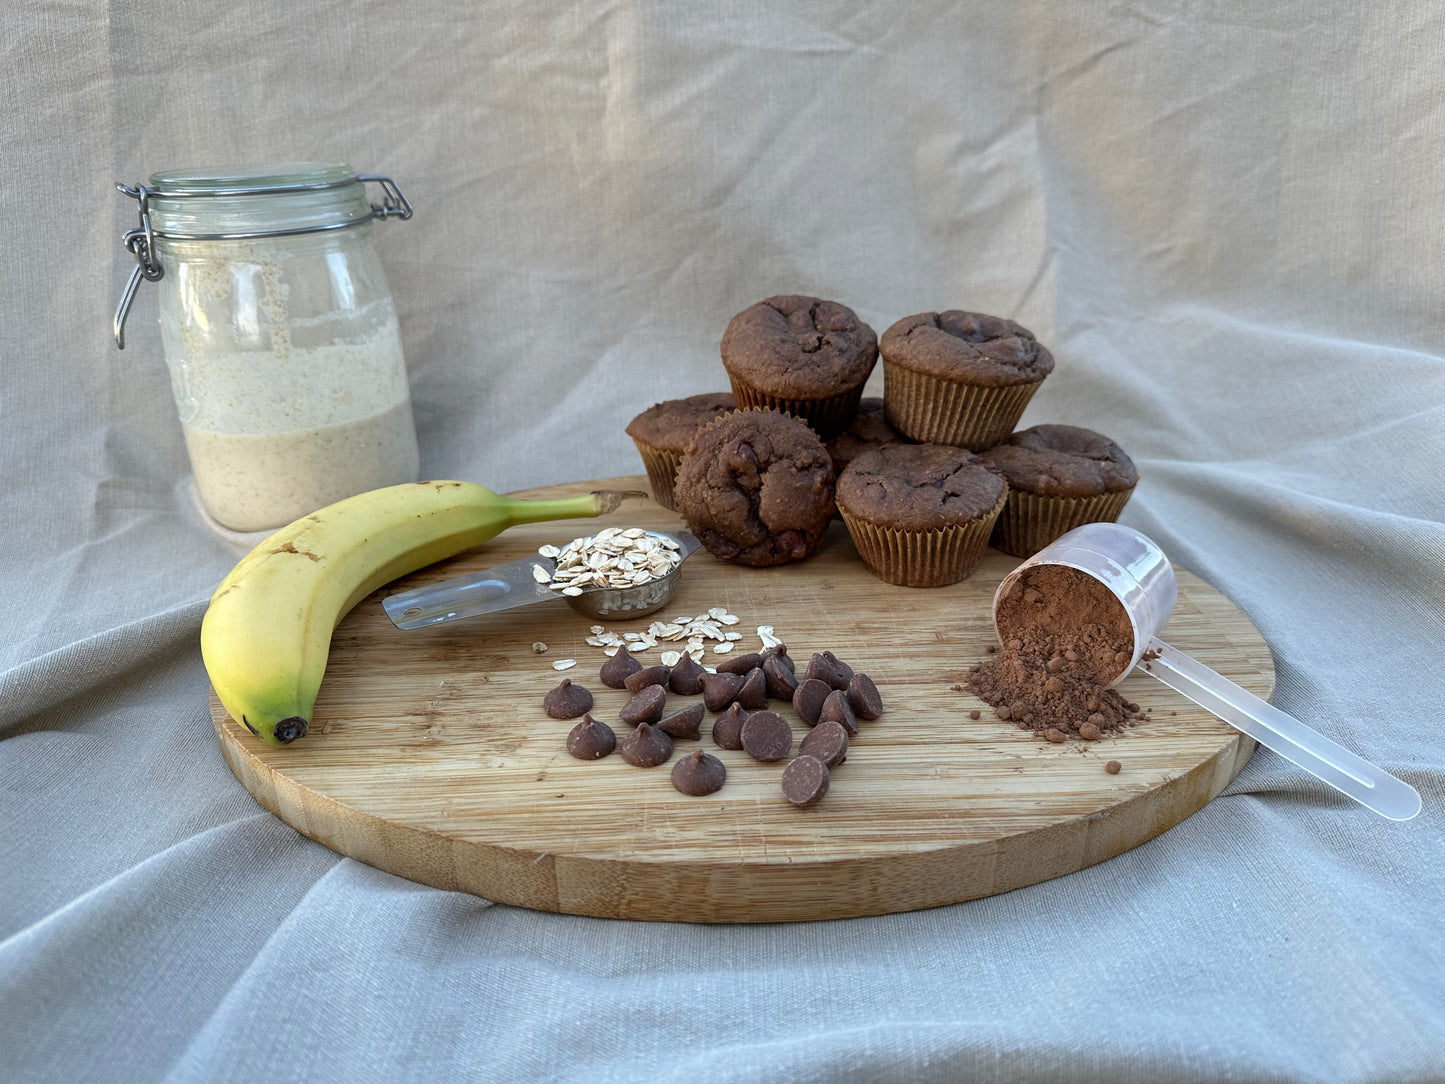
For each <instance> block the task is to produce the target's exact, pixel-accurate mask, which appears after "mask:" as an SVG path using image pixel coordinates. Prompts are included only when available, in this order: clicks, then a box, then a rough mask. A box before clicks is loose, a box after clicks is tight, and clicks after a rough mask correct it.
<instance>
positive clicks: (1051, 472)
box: [979, 425, 1139, 557]
mask: <svg viewBox="0 0 1445 1084" xmlns="http://www.w3.org/2000/svg"><path fill="white" fill-rule="evenodd" d="M979 459H980V460H981V461H982V462H983V463H985V464H987V465H988V466H990V467H992V468H993V469H994V470H996V471H998V472H999V473H1000V474H1002V475H1003V476H1004V478H1006V479H1007V480H1008V487H1009V495H1008V503H1007V504H1006V505H1005V506H1004V510H1003V512H1002V513H1001V514H1000V515H999V518H998V523H997V524H995V525H994V533H993V544H994V546H996V547H997V548H998V549H1001V550H1003V552H1004V553H1007V554H1009V555H1010V556H1013V557H1030V556H1032V555H1033V554H1035V553H1037V552H1038V551H1039V550H1041V549H1043V548H1044V547H1045V546H1047V545H1048V544H1049V543H1050V542H1052V541H1053V540H1054V539H1056V538H1058V537H1059V536H1060V535H1062V534H1064V533H1065V532H1067V531H1071V530H1073V529H1074V528H1075V527H1077V526H1079V525H1080V524H1082V523H1096V522H1104V523H1112V522H1113V521H1114V520H1116V519H1118V518H1119V513H1120V512H1122V511H1123V510H1124V505H1125V504H1127V503H1128V500H1129V497H1130V496H1131V495H1132V494H1133V492H1134V487H1135V486H1136V485H1137V484H1138V482H1139V472H1138V471H1137V470H1136V469H1135V467H1134V461H1133V460H1131V459H1130V458H1129V457H1128V456H1127V455H1126V454H1125V453H1124V449H1123V448H1120V447H1119V446H1118V445H1117V444H1115V443H1114V442H1113V441H1112V440H1110V439H1109V438H1108V437H1106V436H1104V435H1103V434H1102V433H1096V432H1094V431H1093V430H1092V429H1081V428H1079V427H1078V426H1074V425H1036V426H1034V427H1033V428H1032V429H1023V430H1020V431H1019V432H1017V433H1014V434H1013V435H1012V436H1010V437H1009V438H1008V439H1007V440H1005V441H1004V442H1003V443H1002V444H998V445H995V446H994V447H992V448H990V449H988V450H987V451H985V452H983V453H982V454H981V455H980V456H979Z"/></svg>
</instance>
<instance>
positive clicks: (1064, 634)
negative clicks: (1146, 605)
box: [964, 565, 1143, 742]
mask: <svg viewBox="0 0 1445 1084" xmlns="http://www.w3.org/2000/svg"><path fill="white" fill-rule="evenodd" d="M996 616H997V624H998V627H999V630H1000V634H1001V635H1002V637H1003V646H1002V649H1001V650H999V651H998V653H997V654H994V655H992V656H990V657H989V658H987V659H985V660H984V661H983V662H981V663H979V664H978V665H977V666H974V667H973V668H972V669H971V670H969V672H968V675H967V676H966V677H965V679H964V685H965V686H966V687H967V688H968V690H969V691H970V692H972V693H974V694H975V695H976V696H978V697H979V698H980V699H981V700H983V701H984V703H986V704H988V705H990V706H991V707H993V708H994V709H995V711H996V714H997V715H998V717H999V718H1000V719H1006V720H1009V721H1011V722H1013V723H1016V724H1017V725H1018V726H1019V727H1020V728H1022V729H1024V730H1030V731H1033V732H1034V733H1036V734H1039V735H1042V736H1043V737H1044V738H1045V739H1047V740H1049V741H1052V742H1063V741H1067V740H1068V739H1069V738H1082V739H1084V740H1085V741H1096V740H1097V739H1099V738H1100V737H1102V736H1103V735H1105V734H1107V733H1110V732H1112V731H1118V730H1121V729H1123V728H1124V727H1126V726H1129V725H1131V724H1132V723H1134V722H1135V721H1137V720H1139V719H1141V718H1143V713H1142V712H1141V711H1140V709H1139V705H1138V704H1135V703H1133V702H1132V701H1129V700H1126V699H1124V697H1122V696H1120V695H1119V694H1118V693H1117V692H1115V691H1114V690H1113V689H1110V688H1108V685H1109V683H1110V682H1112V681H1113V680H1114V679H1115V678H1117V677H1118V676H1119V674H1120V673H1122V672H1123V670H1124V668H1125V667H1127V666H1128V665H1129V660H1130V659H1131V658H1132V657H1133V653H1134V632H1133V628H1132V627H1131V626H1130V624H1129V616H1128V614H1127V613H1125V611H1124V607H1123V605H1122V604H1121V603H1120V602H1119V600H1118V599H1117V598H1115V597H1114V595H1113V593H1112V592H1111V591H1110V590H1109V589H1108V588H1107V587H1106V586H1105V585H1104V584H1102V583H1100V582H1099V581H1098V580H1096V579H1095V578H1094V577H1092V576H1089V575H1087V574H1086V573H1083V572H1080V571H1078V570H1077V569H1073V568H1067V567H1065V566H1063V565H1036V566H1034V567H1032V568H1030V569H1028V570H1026V571H1025V572H1024V573H1023V574H1022V575H1021V576H1020V577H1019V578H1018V579H1017V580H1016V581H1015V583H1014V586H1013V589H1012V590H1011V591H1010V592H1009V594H1008V595H1007V596H1005V597H1004V598H1002V599H1000V600H999V604H998V609H997V613H996Z"/></svg>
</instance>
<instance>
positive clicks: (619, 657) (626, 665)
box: [597, 646, 642, 689]
mask: <svg viewBox="0 0 1445 1084" xmlns="http://www.w3.org/2000/svg"><path fill="white" fill-rule="evenodd" d="M641 669H642V663H640V662H638V661H637V660H636V659H634V658H633V657H632V656H631V655H630V654H628V651H627V648H626V646H623V647H619V648H618V649H617V653H616V654H615V655H613V656H612V658H610V659H608V660H607V661H606V662H604V663H603V664H602V669H601V670H600V671H598V675H597V676H598V677H600V678H601V679H602V684H603V685H606V686H607V687H608V688H609V689H625V688H626V687H627V675H628V674H635V673H637V671H639V670H641Z"/></svg>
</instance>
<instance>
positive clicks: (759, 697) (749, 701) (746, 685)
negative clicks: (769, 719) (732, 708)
mask: <svg viewBox="0 0 1445 1084" xmlns="http://www.w3.org/2000/svg"><path fill="white" fill-rule="evenodd" d="M737 701H738V703H739V704H741V705H742V706H743V707H745V708H747V709H748V710H749V711H762V709H763V708H765V707H767V706H768V679H767V678H766V677H764V676H763V672H762V670H760V669H758V667H756V666H754V667H753V668H752V669H751V670H749V671H748V676H747V677H746V678H745V679H744V680H743V687H742V688H741V689H739V690H738V695H737Z"/></svg>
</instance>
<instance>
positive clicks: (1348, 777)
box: [1139, 638, 1420, 821]
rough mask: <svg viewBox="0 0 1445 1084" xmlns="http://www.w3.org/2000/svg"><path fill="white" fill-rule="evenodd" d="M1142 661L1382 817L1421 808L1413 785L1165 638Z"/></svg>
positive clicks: (1406, 815)
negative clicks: (1306, 723) (1225, 675)
mask: <svg viewBox="0 0 1445 1084" xmlns="http://www.w3.org/2000/svg"><path fill="white" fill-rule="evenodd" d="M1139 665H1140V666H1141V667H1142V668H1143V670H1144V671H1145V673H1147V674H1150V675H1151V676H1153V677H1155V678H1157V679H1159V680H1160V681H1162V682H1163V683H1164V684H1165V685H1168V686H1169V687H1170V688H1171V689H1174V690H1176V691H1177V692H1180V693H1183V694H1184V695H1185V696H1187V697H1188V698H1189V699H1190V700H1193V701H1194V702H1195V703H1196V704H1198V705H1199V706H1200V707H1202V708H1206V709H1208V710H1209V711H1211V712H1213V713H1214V714H1215V715H1217V716H1219V717H1220V718H1221V719H1223V720H1224V721H1225V722H1226V723H1228V724H1229V725H1230V726H1232V727H1234V728H1235V729H1236V730H1240V731H1243V732H1244V733H1245V734H1248V735H1249V736H1250V737H1251V738H1253V739H1254V740H1255V741H1257V742H1259V744H1260V745H1263V746H1264V747H1265V748H1266V749H1272V750H1273V751H1274V752H1276V753H1278V754H1279V755H1280V756H1282V757H1284V758H1285V759H1286V760H1288V761H1291V762H1292V763H1294V764H1297V765H1299V766H1300V767H1301V768H1303V769H1304V770H1305V771H1307V772H1309V773H1310V774H1311V775H1313V776H1315V777H1317V778H1319V779H1322V780H1324V781H1325V782H1326V783H1328V784H1329V785H1330V786H1332V787H1334V788H1335V789H1336V790H1338V791H1340V792H1342V793H1344V794H1347V795H1349V796H1350V797H1351V798H1353V799H1354V800H1355V801H1357V802H1359V803H1360V804H1361V805H1363V806H1365V807H1366V808H1368V809H1372V810H1374V811H1375V812H1376V813H1378V814H1379V815H1380V816H1382V817H1386V818H1388V819H1390V820H1392V821H1407V820H1409V819H1410V818H1411V817H1414V816H1415V815H1416V814H1418V813H1419V812H1420V794H1419V792H1418V791H1416V790H1415V788H1414V787H1412V786H1410V784H1408V783H1406V782H1404V781H1403V780H1400V779H1396V778H1395V777H1394V776H1393V775H1391V774H1390V773H1389V772H1386V771H1383V770H1382V769H1380V768H1377V767H1375V766H1374V765H1373V764H1371V763H1370V762H1369V761H1367V760H1363V759H1361V758H1360V757H1357V756H1356V755H1355V754H1354V753H1352V752H1350V751H1349V750H1348V749H1346V748H1345V747H1344V746H1343V745H1337V744H1336V743H1335V742H1332V741H1331V740H1330V739H1329V738H1327V737H1325V736H1324V735H1323V734H1321V733H1320V732H1319V731H1317V730H1314V729H1311V728H1310V727H1308V726H1306V725H1305V724H1304V723H1302V722H1300V721H1299V720H1298V719H1296V718H1295V717H1294V716H1293V715H1288V714H1286V713H1285V712H1282V711H1280V710H1279V709H1278V708H1277V707H1275V706H1274V705H1273V704H1270V703H1268V702H1267V701H1264V700H1261V699H1260V698H1259V697H1257V696H1255V695H1254V694H1253V693H1251V692H1249V691H1248V690H1247V689H1242V688H1240V687H1239V686H1238V685H1236V684H1235V683H1234V682H1232V681H1230V680H1229V679H1228V678H1227V677H1224V676H1223V675H1222V674H1217V673H1215V672H1214V671H1213V670H1211V669H1210V668H1209V667H1207V666H1205V665H1204V664H1203V663H1202V662H1200V661H1199V660H1197V659H1194V658H1191V657H1190V656H1188V655H1186V654H1185V653H1184V652H1182V651H1180V650H1179V649H1178V648H1174V647H1170V646H1169V645H1168V644H1166V643H1165V642H1164V641H1163V640H1160V639H1157V638H1154V639H1151V640H1150V641H1149V646H1148V648H1147V649H1146V650H1145V652H1144V661H1142V662H1141V663H1140V664H1139Z"/></svg>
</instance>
